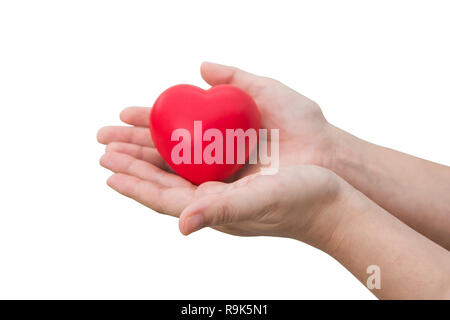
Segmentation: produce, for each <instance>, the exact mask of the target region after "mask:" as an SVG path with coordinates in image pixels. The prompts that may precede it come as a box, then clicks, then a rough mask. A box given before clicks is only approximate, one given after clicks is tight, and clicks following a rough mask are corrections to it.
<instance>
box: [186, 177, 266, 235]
mask: <svg viewBox="0 0 450 320" xmlns="http://www.w3.org/2000/svg"><path fill="white" fill-rule="evenodd" d="M256 189H257V188H253V187H251V186H249V185H246V186H243V187H240V188H234V189H231V190H229V191H226V192H224V193H222V194H212V195H207V196H204V197H202V198H200V199H198V200H196V201H194V202H192V203H191V204H190V205H189V206H188V207H186V208H185V209H184V210H183V212H182V213H181V215H180V221H179V227H180V231H181V233H183V234H184V235H188V234H190V233H192V232H195V231H197V230H200V229H202V228H204V227H217V226H224V225H227V224H230V223H237V222H242V221H244V220H248V219H251V218H252V217H253V216H255V214H256V213H258V212H261V211H264V210H265V209H266V208H269V207H270V200H269V197H267V196H263V194H261V193H260V192H259V191H257V190H256Z"/></svg>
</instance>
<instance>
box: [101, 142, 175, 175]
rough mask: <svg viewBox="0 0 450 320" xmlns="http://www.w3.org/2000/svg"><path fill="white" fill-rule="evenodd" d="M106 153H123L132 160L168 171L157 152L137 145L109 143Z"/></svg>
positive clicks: (166, 165)
mask: <svg viewBox="0 0 450 320" xmlns="http://www.w3.org/2000/svg"><path fill="white" fill-rule="evenodd" d="M106 152H119V153H125V154H128V155H130V156H132V157H133V158H136V159H140V160H144V161H147V162H150V163H151V164H153V165H155V166H157V167H158V168H161V169H163V170H170V167H169V165H168V164H167V163H166V162H165V161H164V159H163V158H162V157H161V155H160V154H159V153H158V150H156V149H155V148H152V147H142V146H139V145H137V144H132V143H126V142H111V143H109V144H108V145H107V146H106Z"/></svg>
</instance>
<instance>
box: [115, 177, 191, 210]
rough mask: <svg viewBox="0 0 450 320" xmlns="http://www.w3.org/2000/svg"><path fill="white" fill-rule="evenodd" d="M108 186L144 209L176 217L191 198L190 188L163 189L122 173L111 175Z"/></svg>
mask: <svg viewBox="0 0 450 320" xmlns="http://www.w3.org/2000/svg"><path fill="white" fill-rule="evenodd" d="M107 183H108V185H109V186H110V187H111V188H113V189H114V190H116V191H117V192H119V193H121V194H122V195H124V196H126V197H129V198H132V199H134V200H136V201H138V202H139V203H141V204H143V205H144V206H146V207H149V208H150V209H152V210H155V211H157V212H160V213H164V214H168V215H171V216H174V217H178V216H179V215H180V213H181V211H182V210H183V209H184V208H185V207H186V206H187V204H188V203H189V201H191V199H192V197H193V190H191V189H190V188H164V187H162V186H161V185H158V184H157V183H153V182H150V181H146V180H142V179H139V178H138V177H135V176H130V175H127V174H123V173H115V174H113V175H112V176H111V177H110V178H109V179H108V181H107Z"/></svg>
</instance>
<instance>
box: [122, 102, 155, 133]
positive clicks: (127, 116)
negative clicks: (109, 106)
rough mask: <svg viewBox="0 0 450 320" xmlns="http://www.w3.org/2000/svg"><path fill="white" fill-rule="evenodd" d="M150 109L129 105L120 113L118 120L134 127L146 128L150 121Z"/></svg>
mask: <svg viewBox="0 0 450 320" xmlns="http://www.w3.org/2000/svg"><path fill="white" fill-rule="evenodd" d="M150 110H151V108H146V107H129V108H126V109H124V110H123V111H122V112H121V113H120V120H122V121H123V122H125V123H128V124H131V125H133V126H136V127H146V128H148V126H149V123H150Z"/></svg>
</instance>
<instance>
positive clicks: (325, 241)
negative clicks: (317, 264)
mask: <svg viewBox="0 0 450 320" xmlns="http://www.w3.org/2000/svg"><path fill="white" fill-rule="evenodd" d="M330 174H332V175H333V176H334V180H335V183H336V186H337V187H336V191H335V193H334V196H333V198H332V199H329V200H328V201H324V202H322V203H321V204H320V205H319V208H318V210H317V212H316V213H315V214H314V219H313V220H312V222H311V224H310V225H309V229H308V231H307V232H305V237H304V238H303V239H298V240H301V241H303V242H306V243H308V244H310V245H312V246H314V247H316V248H318V249H320V250H322V251H324V252H326V253H328V254H330V255H333V254H334V252H335V251H337V250H338V248H339V246H340V243H341V242H342V240H343V239H344V238H345V234H346V233H347V232H346V230H348V229H349V228H351V225H352V224H353V223H354V220H355V216H354V213H355V212H359V209H356V210H355V206H361V207H362V206H364V201H362V199H361V196H362V194H361V193H360V192H358V191H357V190H355V189H354V188H353V187H352V186H350V185H349V184H348V183H347V182H346V181H344V180H343V179H342V178H340V177H339V176H338V175H336V174H334V173H333V172H330ZM361 210H362V209H361Z"/></svg>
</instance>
